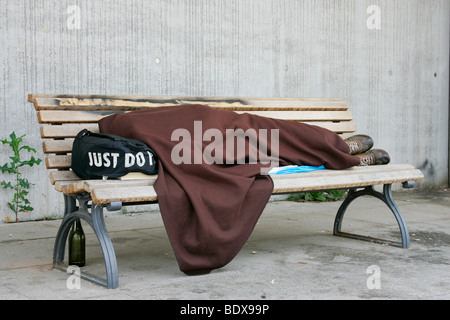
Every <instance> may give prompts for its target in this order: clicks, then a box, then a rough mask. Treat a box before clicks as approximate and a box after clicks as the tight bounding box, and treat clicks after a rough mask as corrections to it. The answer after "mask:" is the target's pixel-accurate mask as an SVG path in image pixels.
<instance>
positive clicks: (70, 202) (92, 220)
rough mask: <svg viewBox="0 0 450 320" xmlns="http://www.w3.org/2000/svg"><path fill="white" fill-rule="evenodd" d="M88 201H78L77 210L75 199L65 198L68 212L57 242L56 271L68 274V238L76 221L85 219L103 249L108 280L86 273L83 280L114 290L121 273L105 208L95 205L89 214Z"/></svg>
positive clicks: (55, 249) (82, 199)
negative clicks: (65, 263)
mask: <svg viewBox="0 0 450 320" xmlns="http://www.w3.org/2000/svg"><path fill="white" fill-rule="evenodd" d="M69 198H70V199H69ZM88 200H89V199H86V198H79V199H78V201H79V203H80V208H79V209H77V208H76V206H75V199H74V198H71V197H69V196H65V202H66V212H65V216H64V219H63V221H62V223H61V226H60V227H59V230H58V234H57V236H56V240H55V247H54V254H53V265H54V268H55V269H59V270H61V271H64V272H66V270H67V266H66V265H64V251H65V247H66V241H67V236H68V234H69V231H70V229H71V227H72V224H73V222H74V221H75V219H83V220H84V221H86V222H87V223H88V224H89V225H90V226H91V228H92V229H93V230H94V232H95V234H96V236H97V239H98V241H99V243H100V247H101V248H102V252H103V257H104V260H105V268H106V280H105V279H102V278H98V277H95V276H93V275H90V274H88V273H86V272H82V273H81V278H83V279H85V280H88V281H91V282H93V283H96V284H99V285H102V286H105V287H107V288H109V289H114V288H117V287H118V286H119V273H118V268H117V261H116V254H115V252H114V248H113V245H112V242H111V239H110V237H109V235H108V231H107V229H106V225H105V220H104V218H103V206H101V205H95V206H94V207H93V208H92V209H91V213H89V211H88V209H87V202H88Z"/></svg>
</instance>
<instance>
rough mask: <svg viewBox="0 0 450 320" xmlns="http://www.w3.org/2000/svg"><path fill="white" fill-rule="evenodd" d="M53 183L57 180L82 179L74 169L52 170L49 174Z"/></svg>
mask: <svg viewBox="0 0 450 320" xmlns="http://www.w3.org/2000/svg"><path fill="white" fill-rule="evenodd" d="M49 178H50V181H51V183H52V184H53V185H54V184H55V183H57V182H67V181H76V180H81V178H79V177H78V176H77V175H76V174H75V173H74V172H73V171H69V170H64V171H51V172H50V174H49Z"/></svg>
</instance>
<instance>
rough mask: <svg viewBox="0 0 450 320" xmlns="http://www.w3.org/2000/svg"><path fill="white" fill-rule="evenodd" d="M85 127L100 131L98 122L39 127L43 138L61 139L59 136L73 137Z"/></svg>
mask: <svg viewBox="0 0 450 320" xmlns="http://www.w3.org/2000/svg"><path fill="white" fill-rule="evenodd" d="M83 129H87V130H89V131H92V132H100V130H99V128H98V124H83V125H55V126H53V125H45V126H42V127H41V138H43V139H49V138H54V139H61V138H75V137H76V136H77V134H78V133H79V132H80V131H81V130H83Z"/></svg>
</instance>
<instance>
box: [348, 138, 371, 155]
mask: <svg viewBox="0 0 450 320" xmlns="http://www.w3.org/2000/svg"><path fill="white" fill-rule="evenodd" d="M344 141H345V143H347V145H348V147H349V148H350V152H349V153H350V154H351V155H356V154H360V153H364V152H366V151H369V150H370V149H372V147H373V139H372V138H371V137H369V136H366V135H363V134H358V135H356V136H352V137H350V138H347V139H345V140H344Z"/></svg>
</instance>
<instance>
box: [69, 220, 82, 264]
mask: <svg viewBox="0 0 450 320" xmlns="http://www.w3.org/2000/svg"><path fill="white" fill-rule="evenodd" d="M68 241H69V265H70V266H78V267H84V265H85V264H86V237H85V235H84V231H83V227H82V226H81V221H80V219H76V220H75V221H74V223H73V225H72V229H71V230H70V232H69V237H68Z"/></svg>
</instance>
